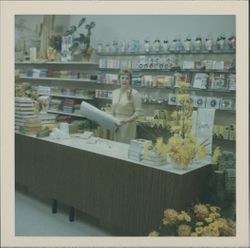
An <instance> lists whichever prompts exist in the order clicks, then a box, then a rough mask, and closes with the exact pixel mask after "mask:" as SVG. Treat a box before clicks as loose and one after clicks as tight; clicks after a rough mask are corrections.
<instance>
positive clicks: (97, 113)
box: [80, 101, 121, 131]
mask: <svg viewBox="0 0 250 248" xmlns="http://www.w3.org/2000/svg"><path fill="white" fill-rule="evenodd" d="M80 113H81V114H82V115H83V116H84V117H86V118H87V119H89V120H91V121H95V122H97V123H98V124H99V125H100V126H101V127H104V128H107V129H109V130H111V131H115V130H116V129H117V128H118V126H119V125H120V123H121V122H120V120H119V119H118V118H116V117H114V116H112V115H111V114H109V113H107V112H104V111H102V110H100V109H98V108H96V107H94V106H93V105H91V104H89V103H87V102H85V101H82V103H81V107H80Z"/></svg>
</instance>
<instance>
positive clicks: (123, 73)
mask: <svg viewBox="0 0 250 248" xmlns="http://www.w3.org/2000/svg"><path fill="white" fill-rule="evenodd" d="M121 75H128V76H129V82H130V84H131V82H132V72H131V71H130V70H128V69H123V70H121V71H120V72H119V74H118V79H119V80H120V77H121Z"/></svg>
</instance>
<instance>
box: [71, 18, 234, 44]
mask: <svg viewBox="0 0 250 248" xmlns="http://www.w3.org/2000/svg"><path fill="white" fill-rule="evenodd" d="M81 17H82V16H77V15H74V16H70V25H76V24H78V22H79V20H80V18H81ZM86 17H87V22H91V21H94V22H96V27H95V28H94V29H93V30H92V31H93V35H92V42H93V44H96V43H97V42H99V41H102V42H110V41H113V40H126V41H128V40H130V39H139V40H140V41H143V40H144V39H145V38H146V37H149V38H150V39H151V40H154V39H156V38H159V39H160V40H163V39H165V38H168V39H169V40H172V39H174V38H175V37H176V36H178V37H180V38H181V39H182V40H183V39H185V38H186V36H187V35H190V37H191V38H192V39H194V38H195V37H196V35H197V34H200V35H201V36H202V37H203V38H205V37H206V36H207V35H208V34H211V35H212V36H213V38H214V39H216V38H217V36H219V35H220V34H221V33H224V34H225V35H226V37H229V36H230V35H232V34H235V16H232V15H231V16H229V15H227V16H226V15H218V16H214V15H196V16H194V15H189V16H188V15H147V16H146V15H124V16H120V15H117V16H115V15H107V16H104V15H93V16H91V15H89V16H86Z"/></svg>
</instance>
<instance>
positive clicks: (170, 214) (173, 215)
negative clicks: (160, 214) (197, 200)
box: [164, 209, 178, 224]
mask: <svg viewBox="0 0 250 248" xmlns="http://www.w3.org/2000/svg"><path fill="white" fill-rule="evenodd" d="M164 217H165V218H164V219H165V220H166V221H168V222H169V223H171V224H173V223H176V222H177V220H178V213H177V211H175V210H174V209H166V210H165V211H164Z"/></svg>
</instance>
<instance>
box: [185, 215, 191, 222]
mask: <svg viewBox="0 0 250 248" xmlns="http://www.w3.org/2000/svg"><path fill="white" fill-rule="evenodd" d="M184 218H185V221H187V222H190V221H191V217H190V216H189V215H188V214H186V215H185V217H184Z"/></svg>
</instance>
